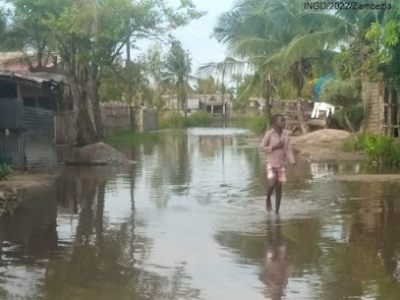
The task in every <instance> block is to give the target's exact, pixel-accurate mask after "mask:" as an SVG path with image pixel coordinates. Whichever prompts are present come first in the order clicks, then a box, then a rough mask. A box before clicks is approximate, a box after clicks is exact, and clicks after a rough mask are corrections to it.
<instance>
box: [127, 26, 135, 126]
mask: <svg viewBox="0 0 400 300" xmlns="http://www.w3.org/2000/svg"><path fill="white" fill-rule="evenodd" d="M130 64H131V30H130V22H129V21H127V23H126V64H125V68H126V70H129V66H130ZM132 94H133V92H132V78H131V75H130V74H129V73H128V103H129V113H130V115H131V129H132V130H134V129H135V118H134V111H133V107H132Z"/></svg>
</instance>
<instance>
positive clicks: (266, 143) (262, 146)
mask: <svg viewBox="0 0 400 300" xmlns="http://www.w3.org/2000/svg"><path fill="white" fill-rule="evenodd" d="M269 139H270V134H269V132H268V131H267V132H266V133H265V135H264V138H263V139H262V141H261V143H260V146H259V147H258V150H260V151H261V152H265V153H271V152H272V147H270V146H269Z"/></svg>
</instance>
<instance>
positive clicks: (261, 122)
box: [249, 115, 268, 134]
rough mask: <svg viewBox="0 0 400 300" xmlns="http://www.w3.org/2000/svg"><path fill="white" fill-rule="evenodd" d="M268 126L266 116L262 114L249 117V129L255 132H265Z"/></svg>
mask: <svg viewBox="0 0 400 300" xmlns="http://www.w3.org/2000/svg"><path fill="white" fill-rule="evenodd" d="M267 128H268V122H267V118H266V117H265V116H263V115H260V116H255V117H253V118H251V119H250V127H249V129H250V130H251V131H253V132H254V133H255V134H261V133H263V132H265V131H266V130H267Z"/></svg>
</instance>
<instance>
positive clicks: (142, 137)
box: [107, 130, 162, 146]
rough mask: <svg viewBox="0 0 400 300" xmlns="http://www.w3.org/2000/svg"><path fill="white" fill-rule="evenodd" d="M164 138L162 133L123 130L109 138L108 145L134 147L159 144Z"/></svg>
mask: <svg viewBox="0 0 400 300" xmlns="http://www.w3.org/2000/svg"><path fill="white" fill-rule="evenodd" d="M161 136H162V133H160V132H137V131H132V130H122V131H119V132H117V133H115V134H114V135H112V136H110V137H109V138H107V143H109V144H111V145H115V146H133V145H138V144H143V143H149V142H153V143H155V142H158V141H159V140H160V138H161Z"/></svg>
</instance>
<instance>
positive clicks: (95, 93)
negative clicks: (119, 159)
mask: <svg viewBox="0 0 400 300" xmlns="http://www.w3.org/2000/svg"><path fill="white" fill-rule="evenodd" d="M90 88H91V90H92V91H91V94H92V97H91V100H92V106H93V119H94V126H95V130H96V140H97V141H98V142H99V141H104V128H103V120H102V117H101V107H100V96H99V81H98V79H96V80H95V81H94V82H93V83H92V84H91V85H90Z"/></svg>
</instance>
